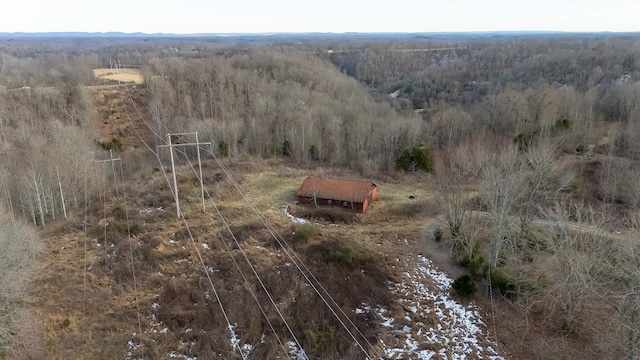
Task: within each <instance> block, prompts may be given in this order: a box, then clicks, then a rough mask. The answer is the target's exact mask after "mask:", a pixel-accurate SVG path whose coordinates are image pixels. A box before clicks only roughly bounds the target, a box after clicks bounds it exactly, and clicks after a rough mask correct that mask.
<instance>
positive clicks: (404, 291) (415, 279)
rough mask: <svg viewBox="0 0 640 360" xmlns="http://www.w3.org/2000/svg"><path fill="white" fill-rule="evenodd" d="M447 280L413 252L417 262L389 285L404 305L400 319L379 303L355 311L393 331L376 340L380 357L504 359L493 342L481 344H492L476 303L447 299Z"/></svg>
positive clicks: (365, 305)
mask: <svg viewBox="0 0 640 360" xmlns="http://www.w3.org/2000/svg"><path fill="white" fill-rule="evenodd" d="M396 261H397V262H399V259H396ZM406 265H407V266H408V265H409V264H408V263H407V264H406ZM452 283H453V280H452V279H450V278H449V277H448V276H447V275H446V274H444V273H443V272H441V271H440V270H438V269H437V268H436V267H435V266H434V265H433V263H432V262H431V261H430V260H429V259H427V258H425V257H424V256H418V258H417V264H416V266H415V267H414V268H413V269H412V270H411V271H406V272H404V273H403V274H402V280H401V281H400V282H399V283H397V284H393V285H391V290H392V291H393V292H394V293H395V294H396V295H398V298H399V299H398V302H399V303H400V305H401V306H402V308H404V309H407V311H406V312H405V314H404V316H403V317H402V318H400V320H399V321H395V320H396V319H394V317H393V315H392V314H391V313H390V311H388V310H387V309H385V308H383V307H375V308H372V307H371V306H370V305H368V304H362V307H361V308H357V309H356V310H355V312H356V314H363V313H365V312H371V311H373V312H374V313H375V314H376V315H377V316H378V317H379V318H380V324H381V325H382V326H384V327H386V328H389V330H390V332H391V333H392V334H394V336H393V337H392V338H387V339H386V340H387V341H388V343H385V342H384V341H383V340H380V344H381V345H382V349H383V351H384V356H386V357H387V358H389V359H406V358H412V359H431V358H437V357H441V358H444V359H449V358H450V359H467V358H477V359H481V358H490V359H496V360H503V359H504V358H503V357H501V356H500V355H499V354H498V353H497V351H496V350H495V349H494V347H493V346H486V347H485V346H483V344H492V343H491V342H490V341H489V340H488V336H487V335H486V332H487V328H486V325H485V323H484V322H483V321H482V318H481V317H480V314H479V312H478V309H477V307H476V306H475V305H473V304H471V305H468V306H463V305H461V304H459V303H457V302H456V301H455V300H453V299H451V298H449V293H450V291H451V284H452ZM429 320H430V321H429ZM425 322H427V323H425Z"/></svg>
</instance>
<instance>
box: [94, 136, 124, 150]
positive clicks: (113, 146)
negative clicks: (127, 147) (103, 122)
mask: <svg viewBox="0 0 640 360" xmlns="http://www.w3.org/2000/svg"><path fill="white" fill-rule="evenodd" d="M98 144H100V146H101V147H102V149H104V150H107V151H109V150H115V151H118V152H121V151H122V146H123V145H124V144H122V141H120V140H118V139H116V138H113V139H111V141H110V142H98Z"/></svg>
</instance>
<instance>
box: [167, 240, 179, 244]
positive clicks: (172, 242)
mask: <svg viewBox="0 0 640 360" xmlns="http://www.w3.org/2000/svg"><path fill="white" fill-rule="evenodd" d="M169 244H174V245H177V244H178V242H177V241H175V240H172V239H169Z"/></svg>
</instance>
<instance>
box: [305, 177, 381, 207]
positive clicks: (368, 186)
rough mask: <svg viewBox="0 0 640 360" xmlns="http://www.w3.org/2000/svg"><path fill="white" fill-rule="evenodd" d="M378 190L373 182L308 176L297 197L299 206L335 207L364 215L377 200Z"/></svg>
mask: <svg viewBox="0 0 640 360" xmlns="http://www.w3.org/2000/svg"><path fill="white" fill-rule="evenodd" d="M376 188H377V185H376V184H375V183H374V182H371V181H361V180H345V179H331V178H321V177H316V176H307V177H305V178H304V181H302V185H300V189H298V193H297V194H296V196H297V199H298V204H302V205H315V206H335V207H340V208H343V209H345V210H350V211H354V212H359V213H363V212H365V211H367V208H368V207H369V205H371V202H372V201H373V200H374V199H375V198H376V195H377V194H376Z"/></svg>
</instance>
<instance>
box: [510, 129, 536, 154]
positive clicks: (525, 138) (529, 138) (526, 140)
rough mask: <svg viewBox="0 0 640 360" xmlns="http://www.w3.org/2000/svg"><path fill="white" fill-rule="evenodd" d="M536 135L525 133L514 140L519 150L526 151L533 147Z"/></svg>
mask: <svg viewBox="0 0 640 360" xmlns="http://www.w3.org/2000/svg"><path fill="white" fill-rule="evenodd" d="M534 135H535V134H534V133H532V132H527V131H523V132H521V133H520V134H518V135H517V136H516V137H514V138H513V143H514V144H516V145H518V150H521V151H525V150H527V149H529V147H530V146H531V145H533V139H534Z"/></svg>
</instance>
